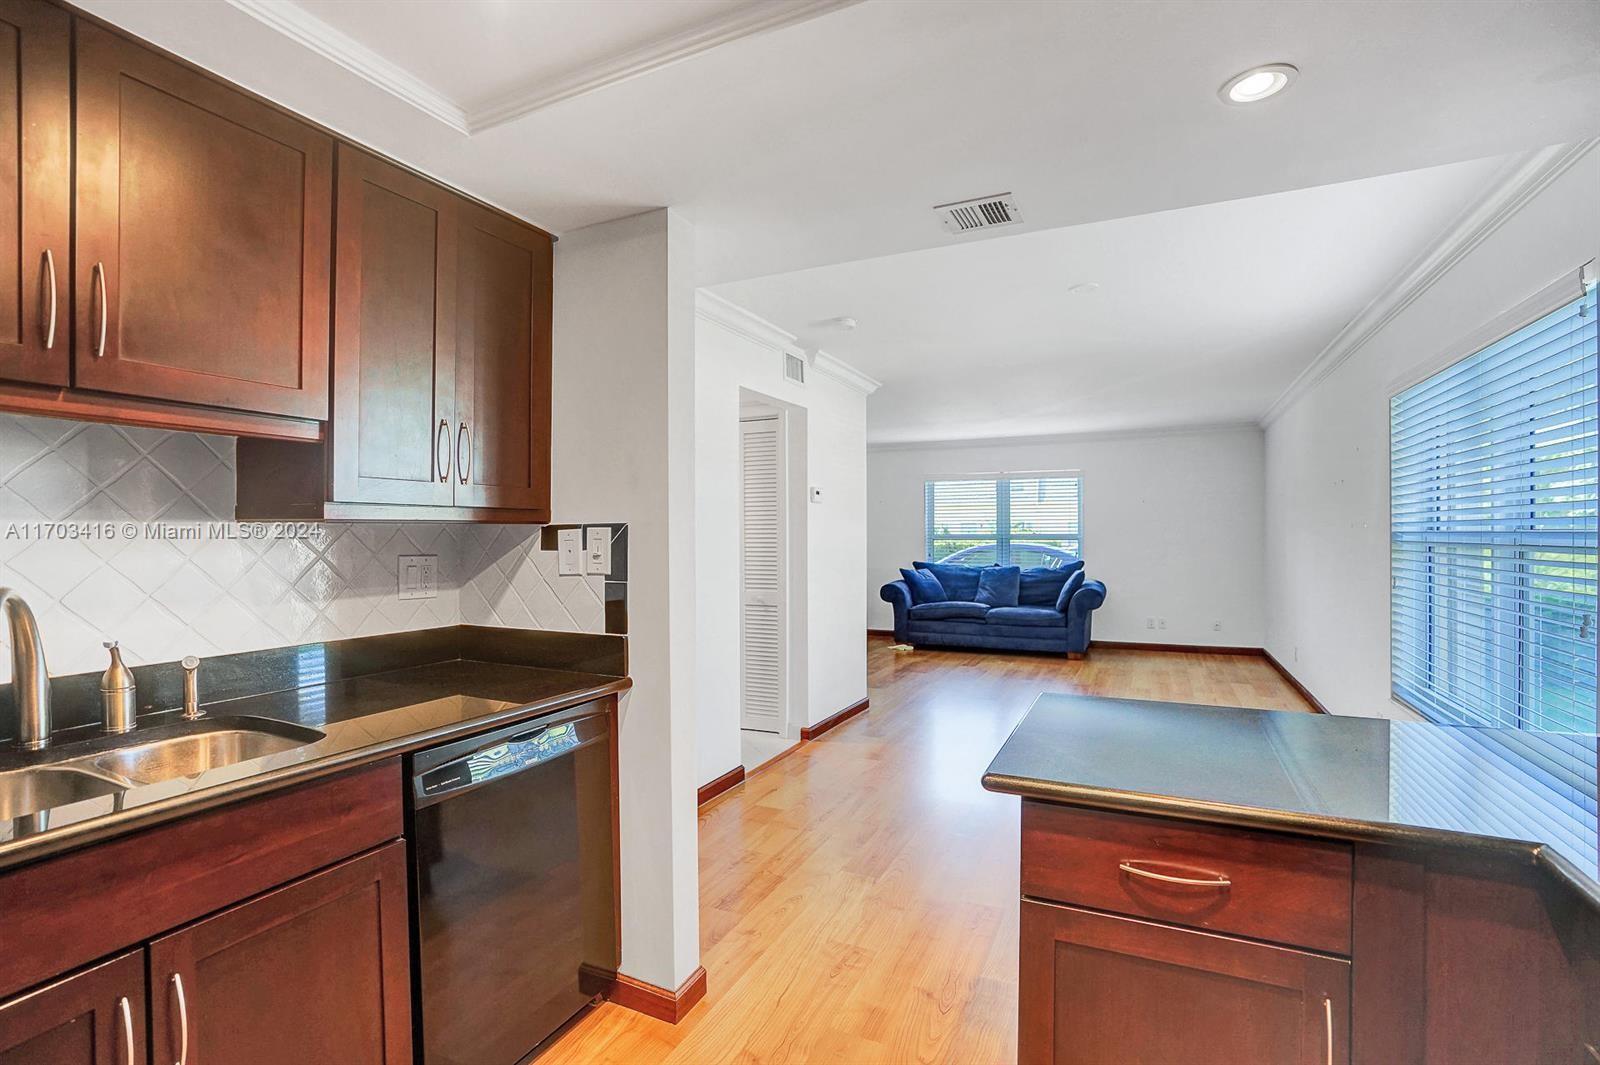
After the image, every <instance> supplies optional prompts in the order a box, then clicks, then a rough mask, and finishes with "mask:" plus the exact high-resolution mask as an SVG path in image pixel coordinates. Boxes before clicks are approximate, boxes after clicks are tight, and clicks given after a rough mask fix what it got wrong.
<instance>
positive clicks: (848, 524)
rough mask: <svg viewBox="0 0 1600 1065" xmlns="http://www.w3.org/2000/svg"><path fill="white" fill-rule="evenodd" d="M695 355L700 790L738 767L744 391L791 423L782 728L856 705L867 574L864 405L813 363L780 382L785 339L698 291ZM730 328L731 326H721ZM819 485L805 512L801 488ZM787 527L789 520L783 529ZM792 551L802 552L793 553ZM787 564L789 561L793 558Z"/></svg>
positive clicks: (862, 666)
mask: <svg viewBox="0 0 1600 1065" xmlns="http://www.w3.org/2000/svg"><path fill="white" fill-rule="evenodd" d="M701 299H702V313H701V315H700V318H699V322H698V331H697V333H696V342H695V345H696V347H695V351H696V366H695V386H696V406H695V422H696V435H695V467H696V472H695V478H696V517H695V525H696V540H695V555H696V570H697V582H698V585H699V589H698V593H697V596H696V623H695V627H696V629H697V631H698V636H699V643H698V646H697V662H698V664H697V668H696V689H697V695H696V706H697V716H698V721H699V727H698V735H697V742H698V744H699V753H698V775H699V781H700V783H702V784H703V783H706V782H707V781H710V780H713V779H715V778H716V777H718V776H720V775H722V774H723V773H726V772H727V771H728V770H730V769H732V768H734V767H735V766H737V765H739V764H740V750H739V506H740V482H739V407H740V399H741V394H742V393H743V394H744V395H746V396H747V397H748V394H749V393H752V392H753V393H756V394H758V395H759V396H762V397H765V398H766V399H768V400H771V401H776V404H778V405H780V406H782V407H783V408H785V409H786V410H787V411H789V413H790V417H789V425H790V441H791V448H792V449H796V450H795V452H793V453H791V456H790V465H789V469H790V471H791V473H799V472H800V471H801V470H802V469H803V470H804V476H803V478H801V477H791V484H790V492H789V500H790V511H791V518H794V519H796V520H797V521H798V522H799V524H800V529H801V535H800V536H799V537H797V538H796V539H797V541H798V542H797V544H796V550H795V551H794V552H793V553H792V557H791V567H790V588H789V593H790V600H791V602H792V603H793V604H794V605H795V606H796V610H795V613H794V614H793V615H792V617H794V619H795V620H796V621H797V622H798V623H799V624H798V625H797V628H798V635H799V636H801V637H802V638H801V639H798V640H796V641H793V643H792V646H795V648H796V652H795V653H794V654H792V655H791V662H790V671H791V685H790V688H789V691H790V696H791V707H798V708H799V710H800V713H799V714H798V715H796V714H794V713H791V726H792V728H791V732H793V733H797V732H798V728H799V726H800V725H807V724H814V723H815V722H817V721H820V720H822V719H823V718H825V717H827V716H829V715H830V714H835V713H838V712H839V711H840V710H843V709H844V708H845V707H847V706H850V705H851V704H852V703H855V702H857V701H859V700H861V699H864V698H866V695H867V649H866V641H865V634H864V633H863V632H862V631H861V630H862V626H861V618H862V616H863V615H864V613H865V610H866V607H865V603H864V601H863V596H862V588H863V584H864V574H865V569H866V557H867V539H866V487H865V486H866V395H865V394H864V393H863V392H862V391H861V390H860V389H859V388H856V387H852V386H851V385H849V384H846V383H845V382H843V381H840V380H838V379H836V378H834V377H830V376H828V375H827V374H825V373H823V372H821V371H819V370H818V369H817V368H816V367H814V366H813V367H811V368H810V369H809V370H808V373H807V379H806V383H805V384H804V385H803V386H801V385H795V384H792V383H791V382H789V381H786V380H785V379H784V377H783V351H784V348H785V347H786V346H788V345H790V344H791V343H792V341H793V337H790V336H789V335H788V334H786V333H783V332H782V331H781V330H779V329H777V328H776V327H774V326H771V325H769V324H768V323H765V322H762V321H761V320H760V319H758V318H754V317H752V316H749V315H746V314H745V313H744V312H742V311H740V310H739V309H738V308H734V307H732V306H731V305H728V304H726V303H724V302H722V301H720V300H717V299H716V298H715V297H712V296H709V295H707V294H702V296H701ZM730 323H731V324H730ZM809 485H814V486H816V487H819V488H821V489H822V501H821V502H820V503H811V502H809V501H808V498H807V495H808V493H807V487H808V486H809ZM791 528H794V524H793V523H791ZM802 546H803V551H802V550H800V548H801V547H802ZM793 555H798V556H799V557H793Z"/></svg>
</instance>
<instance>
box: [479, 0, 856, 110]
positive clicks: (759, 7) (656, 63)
mask: <svg viewBox="0 0 1600 1065" xmlns="http://www.w3.org/2000/svg"><path fill="white" fill-rule="evenodd" d="M860 2H861V0H792V2H790V3H786V4H753V5H751V6H749V7H745V8H740V9H739V10H737V11H733V12H731V13H729V14H728V15H726V16H724V17H722V18H718V19H713V20H712V21H710V22H707V23H703V24H701V25H699V26H695V27H693V28H691V29H687V30H684V31H683V32H681V33H675V34H673V35H672V36H670V37H664V38H662V39H661V40H659V41H652V42H651V43H649V44H646V45H643V46H641V47H639V48H635V49H632V50H631V51H627V52H623V53H622V54H621V55H617V56H613V57H612V58H610V59H606V60H602V61H601V62H599V63H596V64H594V65H592V66H590V67H587V68H585V69H583V70H579V71H575V72H573V73H571V74H566V75H562V76H561V77H557V78H552V79H550V80H548V81H543V82H537V83H535V84H533V85H527V86H523V87H522V88H518V89H514V90H512V91H511V92H508V93H505V94H504V95H502V96H498V97H495V98H493V99H491V100H488V101H486V102H484V103H482V104H480V105H478V106H476V107H473V108H471V109H470V110H468V112H467V125H468V127H469V128H470V130H471V131H472V132H473V133H479V132H482V131H483V130H486V129H492V128H494V127H495V126H499V125H503V124H505V123H507V122H511V121H514V120H515V119H518V118H521V117H523V116H524V115H530V114H532V113H533V112H535V111H541V110H543V109H544V108H546V107H552V106H554V105H555V104H558V103H561V102H562V101H564V100H570V99H572V98H573V97H576V96H584V95H587V94H588V93H591V92H597V91H599V90H600V89H604V88H608V87H610V86H612V85H620V84H622V83H623V82H625V81H631V80H632V79H634V78H637V77H639V76H641V75H644V74H650V73H652V72H654V71H657V70H662V69H665V68H666V67H670V66H672V65H673V64H675V63H681V62H683V61H684V60H685V59H693V58H694V57H695V56H697V55H700V54H702V53H704V52H709V51H711V49H713V48H718V47H721V46H722V45H724V44H730V43H732V42H734V41H739V40H743V39H745V38H747V37H757V36H760V35H761V34H763V33H770V32H772V31H773V30H779V29H783V28H784V27H786V26H794V25H797V24H799V23H801V22H809V21H810V20H812V19H814V18H817V17H818V16H820V15H826V14H828V13H830V12H833V11H838V10H839V9H841V8H846V7H850V6H852V5H854V4H858V3H860Z"/></svg>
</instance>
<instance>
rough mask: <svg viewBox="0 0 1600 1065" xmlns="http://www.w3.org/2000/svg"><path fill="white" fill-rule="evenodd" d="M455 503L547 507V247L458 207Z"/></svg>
mask: <svg viewBox="0 0 1600 1065" xmlns="http://www.w3.org/2000/svg"><path fill="white" fill-rule="evenodd" d="M459 215H460V219H461V223H460V258H459V277H458V280H457V286H458V287H457V291H458V293H459V295H458V296H457V299H456V385H455V402H456V427H455V428H456V437H457V448H456V452H457V455H458V463H457V469H456V477H455V481H456V492H455V498H456V502H457V503H459V504H462V505H466V506H478V507H533V508H539V507H544V508H548V507H549V505H550V289H551V246H550V238H549V237H548V236H546V235H545V234H543V233H541V232H539V231H538V230H535V229H531V228H529V227H527V226H524V225H519V224H517V223H516V222H513V221H512V220H510V219H508V218H506V217H505V216H503V215H500V214H496V213H495V212H493V211H490V210H487V209H486V208H483V207H480V206H478V205H477V204H474V203H470V202H466V201H462V202H461V204H460V208H459Z"/></svg>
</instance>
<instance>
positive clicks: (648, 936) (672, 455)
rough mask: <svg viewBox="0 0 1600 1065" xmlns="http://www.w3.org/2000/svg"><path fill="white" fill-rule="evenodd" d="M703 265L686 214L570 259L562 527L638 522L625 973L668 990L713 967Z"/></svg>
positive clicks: (572, 239)
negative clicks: (697, 572) (698, 393)
mask: <svg viewBox="0 0 1600 1065" xmlns="http://www.w3.org/2000/svg"><path fill="white" fill-rule="evenodd" d="M692 257H693V231H692V230H691V229H690V228H689V226H688V225H687V223H686V222H684V221H683V220H682V218H680V217H679V216H678V215H677V214H675V213H673V212H671V211H654V212H651V213H648V214H643V215H636V216H634V217H632V218H625V219H621V220H619V221H616V222H607V223H604V224H601V225H596V226H590V227H588V228H586V229H581V230H578V231H576V232H573V233H568V234H564V235H563V236H562V238H561V240H560V242H559V243H558V244H557V245H556V254H555V320H554V351H555V366H554V391H555V396H556V397H557V398H556V403H555V409H554V418H553V423H554V424H553V432H552V440H553V445H552V447H553V450H552V461H551V468H552V476H553V479H554V480H553V484H552V486H551V491H552V497H553V498H552V513H553V517H554V518H555V520H556V521H557V522H563V523H577V522H583V521H586V520H593V521H618V520H620V521H626V522H628V524H629V531H628V556H629V557H628V570H629V574H628V576H629V589H628V628H629V638H628V657H629V672H630V673H631V674H632V676H633V681H634V688H633V690H632V691H631V692H630V693H629V694H628V695H627V696H626V697H625V699H624V701H623V707H622V728H621V735H620V740H621V743H620V746H621V767H620V773H621V780H620V794H621V803H622V968H623V971H624V972H626V973H627V974H628V975H630V976H633V977H635V978H636V979H639V980H643V981H645V982H647V983H650V984H654V985H656V986H658V987H664V988H675V987H677V986H679V985H680V984H682V983H683V981H684V980H686V979H688V978H689V977H690V976H691V975H692V974H693V973H694V970H695V968H696V967H697V966H698V965H699V910H698V884H699V877H698V867H697V861H698V840H697V828H696V821H695V789H696V787H697V781H696V780H695V779H694V776H695V773H694V766H695V761H694V729H695V719H694V710H693V703H694V641H695V615H694V593H695V588H694V566H695V552H694V547H693V540H694V509H693V506H694V505H693V500H694V492H695V484H694V476H695V471H694V452H693V434H694V371H695V367H694V334H693V329H694V289H693V284H692V280H691V276H690V267H691V266H692V261H693V260H692Z"/></svg>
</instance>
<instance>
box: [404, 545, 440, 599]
mask: <svg viewBox="0 0 1600 1065" xmlns="http://www.w3.org/2000/svg"><path fill="white" fill-rule="evenodd" d="M396 570H397V572H396V574H395V576H396V578H397V580H398V583H399V590H400V598H401V599H436V598H438V596H439V556H438V555H401V556H399V561H398V565H397V566H396Z"/></svg>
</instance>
